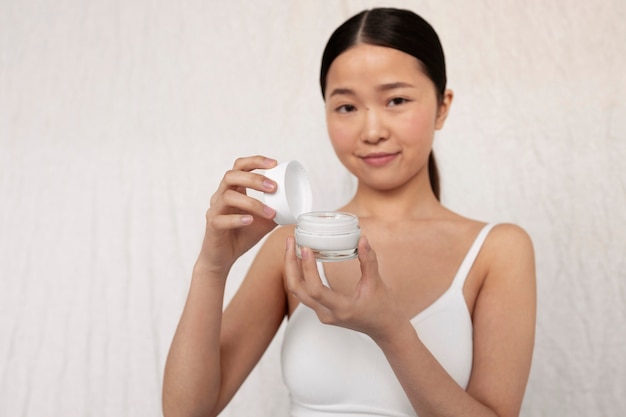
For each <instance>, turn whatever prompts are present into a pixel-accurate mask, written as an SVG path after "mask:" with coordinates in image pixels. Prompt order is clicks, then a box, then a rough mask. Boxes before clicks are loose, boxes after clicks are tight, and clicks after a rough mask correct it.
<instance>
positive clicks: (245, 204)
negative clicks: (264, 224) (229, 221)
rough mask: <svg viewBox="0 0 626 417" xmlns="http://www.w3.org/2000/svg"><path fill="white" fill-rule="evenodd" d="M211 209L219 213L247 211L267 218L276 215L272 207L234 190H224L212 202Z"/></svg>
mask: <svg viewBox="0 0 626 417" xmlns="http://www.w3.org/2000/svg"><path fill="white" fill-rule="evenodd" d="M212 211H213V212H215V213H219V214H230V213H239V214H243V213H247V214H252V215H254V216H256V217H262V218H265V219H269V220H271V219H273V218H274V217H275V216H276V210H274V209H273V208H271V207H269V206H267V205H265V204H263V203H262V202H261V201H259V200H257V199H256V198H252V197H248V196H247V195H245V194H241V193H239V192H237V191H234V190H226V191H225V192H224V194H222V195H221V196H220V197H219V198H218V199H216V200H215V201H214V203H213V207H212ZM242 212H243V213H242Z"/></svg>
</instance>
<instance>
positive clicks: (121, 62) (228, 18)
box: [0, 0, 626, 417]
mask: <svg viewBox="0 0 626 417" xmlns="http://www.w3.org/2000/svg"><path fill="white" fill-rule="evenodd" d="M372 5H396V6H403V7H409V8H412V9H413V10H415V11H417V12H419V13H421V14H422V15H423V16H424V17H426V18H427V19H428V20H429V21H431V23H432V24H433V25H434V26H435V27H436V28H437V30H438V32H439V34H440V36H441V38H442V41H443V43H444V48H445V49H446V53H447V57H448V65H449V80H450V87H451V88H453V89H454V90H455V92H456V99H455V103H454V106H453V109H452V114H451V117H450V118H449V119H448V123H447V126H446V128H445V129H444V131H442V132H441V134H440V136H439V137H438V139H437V144H436V146H437V152H438V156H439V160H440V164H441V169H442V175H443V182H444V183H443V188H444V200H445V202H446V203H447V204H448V205H449V206H450V207H451V208H453V209H454V210H457V211H459V212H461V213H464V214H466V215H468V216H473V217H477V218H480V219H484V220H490V221H512V222H516V223H519V224H521V225H522V226H523V227H525V228H526V229H527V230H528V231H529V232H530V233H531V235H532V237H533V239H534V242H535V245H536V252H537V269H538V280H539V317H538V325H537V327H538V333H537V345H536V354H535V360H534V365H533V370H532V374H531V379H530V384H529V387H528V391H527V397H526V401H525V404H524V409H523V415H524V416H550V417H552V416H570V417H583V416H584V417H588V416H621V415H623V412H624V410H626V396H625V395H624V394H625V393H626V359H625V358H626V355H625V354H624V346H626V331H625V330H626V303H625V301H626V284H625V278H626V273H625V272H624V271H625V270H626V261H625V260H624V259H625V256H624V253H625V252H626V210H625V207H626V170H625V169H624V167H623V165H622V160H624V159H625V158H626V99H625V98H624V97H625V96H626V78H625V77H624V68H625V67H626V54H625V53H624V45H626V25H624V22H625V21H626V3H625V2H624V1H622V0H600V1H595V2H587V1H582V0H575V1H570V2H562V1H557V0H542V1H539V0H528V1H524V2H519V1H516V0H488V1H478V0H469V1H467V0H464V1H461V0H451V1H446V2H440V1H434V0H430V1H426V0H424V1H418V0H416V1H389V2H374V1H316V0H306V1H305V0H302V1H289V2H282V1H271V0H259V1H254V2H249V1H243V0H236V1H229V2H218V1H196V0H181V1H178V2H166V1H157V0H124V1H122V0H111V1H95V0H58V1H55V2H44V1H37V0H0V416H25V417H26V416H28V417H30V416H42V415H45V416H50V417H56V416H58V417H73V416H77V417H78V416H93V417H99V416H116V417H119V416H142V417H143V416H149V415H151V416H156V415H160V414H161V412H160V390H161V379H162V370H163V365H164V362H165V356H166V354H167V350H168V347H169V343H170V340H171V337H172V334H173V331H174V328H175V325H176V323H177V320H178V317H179V314H180V311H181V308H182V305H183V302H184V298H185V295H186V291H187V285H188V282H189V277H190V273H191V268H192V265H193V262H194V260H195V256H196V253H197V250H198V248H199V244H200V240H201V238H202V232H203V227H204V211H205V209H206V207H207V205H208V201H209V196H210V195H211V194H212V192H213V190H214V188H215V187H216V185H217V183H218V182H219V180H220V178H221V175H222V172H223V171H224V170H225V169H227V168H228V167H230V165H231V164H232V160H233V159H234V158H235V157H236V156H239V155H247V154H256V153H263V154H266V155H269V156H273V157H276V158H278V159H280V160H285V159H291V158H294V159H299V160H301V161H302V162H303V163H304V165H305V166H306V167H307V170H308V171H309V173H310V174H311V176H312V179H313V183H314V189H315V195H316V206H317V207H316V208H333V207H336V206H337V205H339V204H341V203H342V202H343V201H344V200H346V199H347V198H348V195H349V192H350V190H351V187H352V183H351V180H350V178H349V177H348V175H347V174H346V173H345V172H344V171H343V169H342V168H341V166H340V165H339V164H338V163H337V162H336V161H335V159H334V157H333V155H332V150H331V148H330V145H329V144H328V141H327V139H326V133H325V126H324V120H323V112H322V111H323V109H322V102H321V99H320V96H319V92H318V88H317V71H318V61H319V58H320V55H321V51H322V47H323V45H324V43H325V41H326V40H327V38H328V36H329V35H330V32H331V31H332V30H333V29H334V28H335V27H336V26H337V24H339V23H340V22H341V21H343V20H344V19H345V18H347V17H348V16H350V15H352V14H353V13H355V12H357V11H359V10H361V9H362V8H364V7H368V6H372ZM251 256H252V253H251V254H249V255H247V256H246V257H245V258H243V259H241V261H240V262H239V263H238V264H237V266H236V268H235V270H234V274H233V278H232V281H231V282H230V286H229V290H228V291H229V293H228V297H230V296H231V294H232V292H233V291H234V290H235V289H236V287H237V286H238V284H239V282H240V281H239V280H240V278H241V276H242V275H243V273H244V272H245V270H246V268H247V264H248V262H249V261H250V257H251ZM279 348H280V338H279V339H277V341H276V342H275V343H274V344H273V345H272V346H271V347H270V350H269V351H268V352H267V354H266V356H265V357H264V359H263V360H262V362H261V363H260V364H259V366H258V367H257V369H256V370H255V371H254V373H253V375H252V376H251V377H250V378H249V379H248V381H247V382H246V383H245V385H244V386H243V387H242V389H241V391H240V393H239V396H238V397H236V399H235V400H234V401H233V403H232V404H231V405H230V406H229V408H228V409H227V410H226V411H225V412H224V415H225V416H233V417H235V416H237V417H240V416H252V415H254V416H272V417H275V416H279V417H280V416H286V412H285V410H286V406H287V398H286V392H285V389H284V387H283V386H282V382H281V377H280V371H279V360H278V357H279Z"/></svg>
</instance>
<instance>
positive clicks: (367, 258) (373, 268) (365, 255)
mask: <svg viewBox="0 0 626 417" xmlns="http://www.w3.org/2000/svg"><path fill="white" fill-rule="evenodd" d="M358 254H359V263H360V264H361V274H362V275H363V277H364V278H366V279H367V278H371V277H372V276H376V275H378V259H377V258H376V253H375V252H374V250H373V249H372V247H371V246H370V243H369V241H368V240H367V238H366V237H365V236H362V237H361V238H360V239H359V245H358Z"/></svg>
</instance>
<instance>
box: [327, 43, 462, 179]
mask: <svg viewBox="0 0 626 417" xmlns="http://www.w3.org/2000/svg"><path fill="white" fill-rule="evenodd" d="M451 101H452V92H451V91H446V93H445V94H444V98H443V100H442V102H441V103H439V102H438V100H437V93H436V89H435V86H434V84H433V82H432V81H431V80H430V78H428V76H427V75H425V74H424V72H423V71H422V69H421V66H420V63H419V61H418V60H417V59H416V58H414V57H413V56H411V55H409V54H406V53H404V52H401V51H399V50H396V49H392V48H387V47H382V46H374V45H368V44H360V45H357V46H355V47H353V48H350V49H348V50H347V51H345V52H344V53H342V54H341V55H339V56H338V57H337V58H336V59H335V60H334V61H333V63H332V65H331V66H330V69H329V71H328V74H327V77H326V96H325V102H326V120H327V125H328V133H329V136H330V139H331V142H332V145H333V147H334V149H335V152H336V154H337V156H338V158H339V159H340V161H341V162H342V163H343V164H344V165H345V166H346V168H348V170H349V171H350V172H352V173H353V174H354V175H355V176H357V178H359V181H360V183H361V184H367V185H369V186H371V187H373V188H377V189H381V190H390V189H394V188H397V187H400V186H403V185H405V184H407V183H409V182H413V181H425V183H426V184H428V169H427V164H428V155H429V153H430V151H431V149H432V144H433V138H434V133H435V130H437V129H440V128H441V127H442V126H443V123H444V121H445V118H446V115H447V112H448V108H449V107H450V103H451Z"/></svg>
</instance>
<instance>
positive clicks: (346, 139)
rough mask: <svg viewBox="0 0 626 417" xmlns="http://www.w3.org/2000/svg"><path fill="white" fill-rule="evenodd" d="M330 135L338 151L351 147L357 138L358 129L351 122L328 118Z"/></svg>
mask: <svg viewBox="0 0 626 417" xmlns="http://www.w3.org/2000/svg"><path fill="white" fill-rule="evenodd" d="M327 129H328V136H329V137H330V141H331V143H332V145H333V148H335V150H336V151H341V150H344V149H348V148H350V147H351V146H352V145H353V144H354V141H355V139H356V129H355V128H354V126H352V125H351V124H350V123H345V122H344V123H341V122H338V121H336V120H333V119H332V118H331V119H328V120H327Z"/></svg>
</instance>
